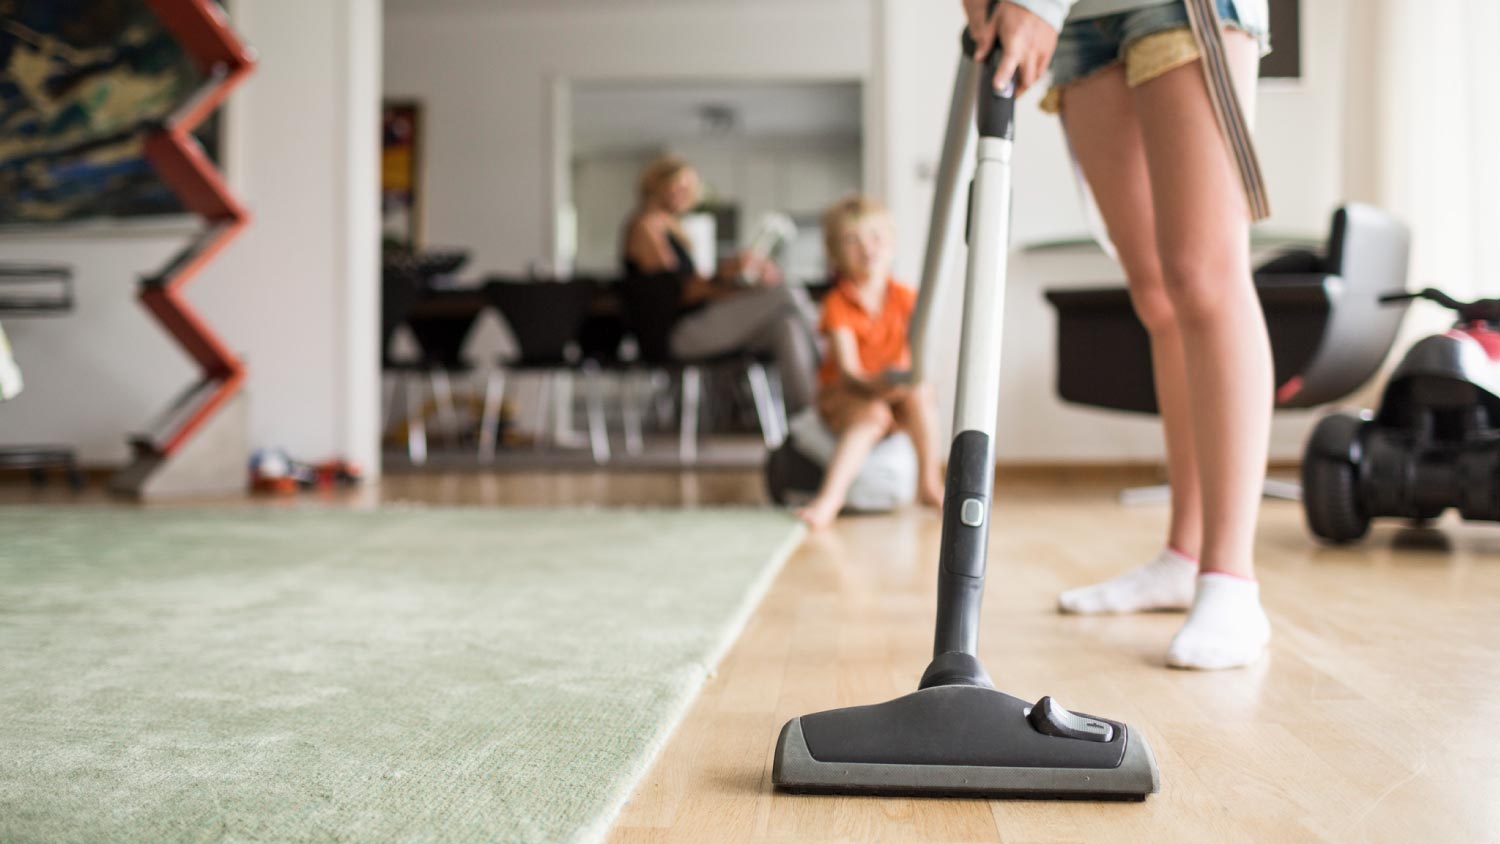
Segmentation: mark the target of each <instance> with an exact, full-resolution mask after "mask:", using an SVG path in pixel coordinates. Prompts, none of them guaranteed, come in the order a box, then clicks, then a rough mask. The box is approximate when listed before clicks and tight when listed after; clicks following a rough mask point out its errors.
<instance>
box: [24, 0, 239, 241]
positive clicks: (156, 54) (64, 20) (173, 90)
mask: <svg viewBox="0 0 1500 844" xmlns="http://www.w3.org/2000/svg"><path fill="white" fill-rule="evenodd" d="M0 22H3V25H0V225H11V224H31V225H36V224H40V225H48V224H56V223H71V222H75V221H79V220H88V219H98V218H111V217H113V218H122V217H150V216H158V215H167V216H174V215H179V214H184V213H186V209H185V208H184V207H183V205H182V203H181V202H180V201H179V200H178V199H177V196H176V195H175V194H174V193H173V192H172V190H171V189H170V188H168V187H167V186H166V184H165V183H163V182H162V181H161V179H160V178H158V177H157V175H156V172H155V171H154V170H153V168H152V167H151V165H150V163H149V162H147V161H146V157H145V153H144V150H143V146H142V139H143V137H144V134H145V129H146V127H148V126H150V125H151V124H152V123H153V122H154V121H159V120H161V119H162V118H164V117H166V116H167V115H168V114H169V113H170V112H171V111H172V110H174V109H175V108H177V107H178V106H179V105H180V104H181V103H182V102H183V101H184V100H186V99H187V98H189V97H190V96H191V95H192V93H193V91H194V90H195V89H196V88H197V87H198V86H199V85H200V84H201V83H202V81H203V74H202V73H200V72H199V71H198V69H197V68H196V67H195V66H194V64H193V61H192V59H191V58H190V57H189V56H188V55H187V54H186V52H185V51H184V50H183V49H182V47H181V46H180V45H179V44H178V43H177V41H176V39H175V38H174V37H173V36H172V34H171V33H169V32H168V31H167V30H166V29H165V27H163V26H162V25H161V22H160V21H159V20H158V19H157V17H156V15H155V13H154V12H152V10H151V8H150V7H149V6H148V5H147V3H146V0H0ZM194 135H195V136H196V137H197V139H198V142H199V143H200V144H201V145H202V146H203V148H204V151H205V152H206V153H207V155H208V156H209V158H210V159H211V160H214V161H217V160H219V120H218V116H217V115H214V116H212V117H210V118H209V119H208V120H206V121H204V123H203V124H202V125H201V126H200V127H199V128H198V130H197V131H196V132H195V133H194Z"/></svg>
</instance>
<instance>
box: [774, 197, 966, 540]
mask: <svg viewBox="0 0 1500 844" xmlns="http://www.w3.org/2000/svg"><path fill="white" fill-rule="evenodd" d="M823 239H824V241H825V243H826V246H827V249H828V259H829V261H830V262H831V263H832V264H833V270H834V275H835V277H836V278H837V282H836V283H835V285H834V288H833V291H832V292H831V293H829V294H828V297H827V298H826V299H824V300H823V319H822V322H821V323H820V325H819V330H820V331H822V332H823V333H824V334H825V335H826V336H827V338H828V357H827V359H826V360H824V362H823V369H822V372H820V373H819V376H818V415H819V416H820V417H822V420H823V424H825V425H827V426H828V428H829V430H831V431H833V433H834V434H836V435H838V438H839V444H838V447H837V448H836V449H835V450H834V453H833V460H831V461H829V463H828V469H827V471H826V472H825V473H824V475H823V486H822V488H821V489H819V490H818V494H817V497H815V498H814V499H813V500H812V501H811V502H809V503H808V505H807V506H806V507H804V508H802V509H801V510H799V511H798V512H797V516H798V517H799V518H801V519H802V520H803V521H804V522H807V524H808V526H809V527H812V528H815V529H816V528H821V527H824V526H826V525H828V524H829V523H830V522H832V521H833V520H834V517H836V516H837V515H838V513H839V511H840V510H842V509H843V507H844V497H845V496H846V495H847V494H848V492H849V486H850V484H852V483H853V482H854V479H855V477H856V476H857V475H858V474H859V470H860V466H862V465H863V464H864V462H865V458H866V457H868V456H869V454H870V451H871V450H872V449H874V448H875V444H876V443H878V442H880V441H881V440H882V439H884V438H885V437H886V436H887V435H889V434H890V433H891V432H892V431H894V430H896V429H898V428H899V429H902V430H904V431H906V432H907V433H908V434H909V435H910V436H911V441H912V444H913V445H914V446H916V449H917V499H918V500H919V501H921V502H922V503H923V504H925V505H927V506H929V507H936V506H939V505H941V504H942V503H943V478H942V471H941V469H940V468H939V467H938V457H937V452H936V445H937V444H936V441H935V440H934V438H933V434H934V433H935V431H936V425H937V421H936V420H937V400H936V398H935V397H934V395H933V392H932V389H931V387H930V386H929V385H927V384H918V383H912V381H911V343H910V341H909V340H908V338H907V324H908V323H909V322H910V321H911V313H912V309H913V308H914V307H915V306H916V301H917V294H916V293H915V292H914V291H913V290H912V289H911V288H910V287H907V286H906V285H904V284H901V283H900V282H898V281H896V280H895V279H892V278H891V262H892V260H893V259H894V257H895V231H894V227H893V225H892V223H891V217H890V214H889V213H888V212H887V211H886V210H885V208H884V207H882V206H881V205H880V203H878V202H875V201H874V200H871V199H866V198H864V197H861V196H853V197H849V198H848V199H845V200H843V201H841V202H839V203H837V204H836V205H834V206H833V207H832V208H830V209H828V213H827V214H825V215H824V216H823Z"/></svg>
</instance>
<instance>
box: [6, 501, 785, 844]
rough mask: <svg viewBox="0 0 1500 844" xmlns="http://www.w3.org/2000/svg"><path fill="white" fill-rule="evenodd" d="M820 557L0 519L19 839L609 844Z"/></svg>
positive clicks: (588, 518) (722, 525) (773, 532)
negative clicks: (660, 757) (730, 671)
mask: <svg viewBox="0 0 1500 844" xmlns="http://www.w3.org/2000/svg"><path fill="white" fill-rule="evenodd" d="M800 535H801V531H800V528H797V527H796V526H795V524H794V523H793V522H792V521H791V520H790V519H789V518H787V517H786V516H785V515H782V514H778V513H774V512H770V511H736V510H697V511H680V512H655V511H527V510H506V511H483V510H383V511H376V512H350V511H297V512H269V511H241V512H213V513H201V512H198V513H193V512H171V513H161V512H140V511H132V510H43V509H19V510H17V509H12V510H0V841H4V842H23V841H24V842H30V841H38V842H40V841H45V842H106V841H107V842H152V843H153V844H158V842H173V841H349V842H375V841H401V842H424V841H464V842H468V841H506V842H509V841H517V842H548V843H549V844H551V842H571V841H591V840H597V839H600V838H602V837H603V835H604V833H605V831H606V830H607V827H608V824H609V823H610V821H611V820H612V819H613V818H614V816H615V815H616V813H617V812H618V811H619V808H620V806H621V805H622V804H623V802H624V801H625V800H626V799H627V798H628V796H629V792H630V788H631V786H632V785H633V784H634V782H635V780H636V779H637V778H638V777H639V776H640V775H641V774H643V773H644V772H645V769H646V767H647V766H648V765H649V764H650V761H651V759H652V758H653V756H654V755H655V753H656V751H657V750H658V749H659V747H660V745H661V743H662V742H663V741H664V740H665V738H666V736H667V735H668V733H669V732H670V730H671V728H672V727H673V726H674V725H675V724H676V722H677V721H678V720H679V718H680V717H681V715H682V714H683V713H684V712H685V711H686V708H687V706H688V705H689V703H690V702H691V700H692V698H693V696H694V694H695V693H696V692H697V690H698V688H699V686H700V684H701V683H702V681H703V680H704V679H705V677H706V676H707V674H708V672H709V670H710V669H711V668H712V666H713V665H714V663H715V662H716V661H717V660H718V658H719V657H720V655H721V654H722V653H723V651H724V650H725V649H726V648H727V647H728V645H729V643H730V642H731V641H732V640H733V638H734V636H735V635H736V634H737V633H738V631H739V629H740V627H741V626H742V625H743V623H744V620H745V619H746V617H748V615H749V613H750V611H751V610H752V609H753V607H754V604H755V602H756V601H757V600H758V598H759V596H760V595H761V594H762V593H763V591H764V589H765V588H766V587H767V586H768V585H769V583H770V580H771V578H772V576H773V575H774V574H775V572H776V570H777V568H778V567H779V564H780V562H781V560H782V559H783V558H784V557H785V555H786V554H787V553H788V552H789V551H790V550H791V548H792V545H793V543H794V542H795V541H796V539H797V538H798V537H799V536H800Z"/></svg>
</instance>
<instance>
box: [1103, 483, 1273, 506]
mask: <svg viewBox="0 0 1500 844" xmlns="http://www.w3.org/2000/svg"><path fill="white" fill-rule="evenodd" d="M1260 494H1261V497H1263V498H1272V499H1276V500H1278V501H1301V500H1302V484H1300V483H1297V482H1296V481H1286V480H1281V479H1279V478H1266V480H1265V482H1264V483H1262V484H1261V488H1260ZM1171 500H1172V487H1171V486H1169V485H1167V484H1158V485H1156V486H1136V487H1130V488H1128V489H1122V490H1120V503H1121V504H1123V505H1125V506H1126V507H1136V506H1141V505H1145V504H1167V503H1169V502H1171Z"/></svg>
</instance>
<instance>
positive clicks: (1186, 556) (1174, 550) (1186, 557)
mask: <svg viewBox="0 0 1500 844" xmlns="http://www.w3.org/2000/svg"><path fill="white" fill-rule="evenodd" d="M1167 550H1168V551H1171V552H1172V553H1173V554H1176V555H1177V556H1179V557H1181V558H1183V559H1184V560H1189V561H1191V562H1192V564H1193V565H1195V566H1201V565H1203V563H1202V562H1201V561H1200V560H1199V559H1198V558H1197V557H1194V556H1193V555H1192V554H1189V553H1187V552H1186V551H1182V550H1180V549H1178V548H1176V547H1174V546H1173V545H1171V544H1170V543H1169V544H1168V545H1167Z"/></svg>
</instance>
